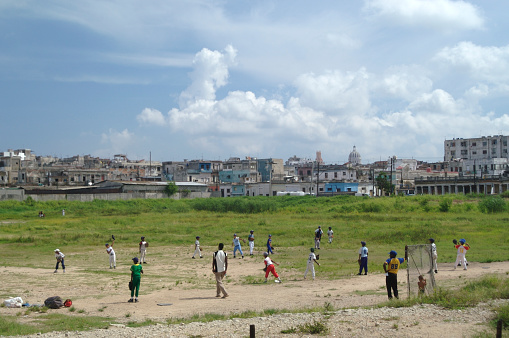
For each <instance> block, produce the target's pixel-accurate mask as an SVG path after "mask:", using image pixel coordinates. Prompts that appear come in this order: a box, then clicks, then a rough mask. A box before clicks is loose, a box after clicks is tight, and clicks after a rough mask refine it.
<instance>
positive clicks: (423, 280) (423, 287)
mask: <svg viewBox="0 0 509 338" xmlns="http://www.w3.org/2000/svg"><path fill="white" fill-rule="evenodd" d="M417 285H418V286H419V293H418V296H419V297H421V296H422V295H424V293H425V292H426V278H424V276H423V275H419V281H418V282H417Z"/></svg>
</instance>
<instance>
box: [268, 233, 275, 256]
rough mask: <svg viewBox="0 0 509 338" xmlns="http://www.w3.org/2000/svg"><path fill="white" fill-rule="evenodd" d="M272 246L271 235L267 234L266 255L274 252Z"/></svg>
mask: <svg viewBox="0 0 509 338" xmlns="http://www.w3.org/2000/svg"><path fill="white" fill-rule="evenodd" d="M273 249H274V247H273V246H272V235H269V239H268V240H267V255H268V254H269V253H274V252H273V251H272V250H273Z"/></svg>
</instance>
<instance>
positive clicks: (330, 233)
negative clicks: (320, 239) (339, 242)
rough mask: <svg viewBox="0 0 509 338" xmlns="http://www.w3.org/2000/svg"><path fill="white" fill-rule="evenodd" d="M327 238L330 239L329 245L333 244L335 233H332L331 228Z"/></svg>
mask: <svg viewBox="0 0 509 338" xmlns="http://www.w3.org/2000/svg"><path fill="white" fill-rule="evenodd" d="M327 236H328V237H329V244H331V243H332V239H333V238H334V231H332V227H329V230H327Z"/></svg>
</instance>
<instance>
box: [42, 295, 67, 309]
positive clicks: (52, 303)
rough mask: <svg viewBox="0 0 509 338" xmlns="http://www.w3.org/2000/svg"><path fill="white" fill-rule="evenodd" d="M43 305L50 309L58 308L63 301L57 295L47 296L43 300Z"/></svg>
mask: <svg viewBox="0 0 509 338" xmlns="http://www.w3.org/2000/svg"><path fill="white" fill-rule="evenodd" d="M44 306H46V307H48V308H50V309H58V308H61V307H62V306H64V301H63V300H62V298H60V297H59V296H53V297H49V298H47V299H46V300H45V301H44Z"/></svg>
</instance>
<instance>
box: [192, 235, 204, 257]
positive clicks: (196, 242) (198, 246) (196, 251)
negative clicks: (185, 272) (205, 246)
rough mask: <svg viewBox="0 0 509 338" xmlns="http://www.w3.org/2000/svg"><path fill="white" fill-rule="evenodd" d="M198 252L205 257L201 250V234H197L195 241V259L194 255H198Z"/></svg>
mask: <svg viewBox="0 0 509 338" xmlns="http://www.w3.org/2000/svg"><path fill="white" fill-rule="evenodd" d="M196 254H198V255H200V258H203V257H202V256H201V250H200V236H196V241H194V254H193V257H192V258H193V259H194V256H196Z"/></svg>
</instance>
